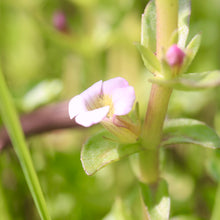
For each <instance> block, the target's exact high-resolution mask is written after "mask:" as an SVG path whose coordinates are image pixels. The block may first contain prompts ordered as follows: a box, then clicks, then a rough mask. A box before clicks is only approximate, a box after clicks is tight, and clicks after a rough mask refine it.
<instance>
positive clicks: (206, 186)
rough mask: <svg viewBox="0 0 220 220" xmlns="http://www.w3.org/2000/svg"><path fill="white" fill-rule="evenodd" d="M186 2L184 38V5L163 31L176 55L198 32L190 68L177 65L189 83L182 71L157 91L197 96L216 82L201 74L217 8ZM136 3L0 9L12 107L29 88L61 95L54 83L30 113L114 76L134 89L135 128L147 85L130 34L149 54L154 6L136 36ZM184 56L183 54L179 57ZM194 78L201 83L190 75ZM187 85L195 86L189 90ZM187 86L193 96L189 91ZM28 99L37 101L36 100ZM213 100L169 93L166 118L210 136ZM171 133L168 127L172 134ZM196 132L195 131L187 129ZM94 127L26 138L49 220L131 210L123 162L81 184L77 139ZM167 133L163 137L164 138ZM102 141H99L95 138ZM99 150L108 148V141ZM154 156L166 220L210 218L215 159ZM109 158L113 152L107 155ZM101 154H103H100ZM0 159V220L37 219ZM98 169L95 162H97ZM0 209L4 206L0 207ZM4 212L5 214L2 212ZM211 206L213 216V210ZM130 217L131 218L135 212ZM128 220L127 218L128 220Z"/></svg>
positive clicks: (197, 152) (213, 48)
mask: <svg viewBox="0 0 220 220" xmlns="http://www.w3.org/2000/svg"><path fill="white" fill-rule="evenodd" d="M184 3H185V4H184ZM191 3H192V11H193V16H192V17H191V25H190V33H189V34H188V22H189V1H183V0H181V1H180V4H181V5H182V6H181V7H180V9H179V10H180V11H181V13H180V18H179V30H177V31H176V32H175V33H173V36H172V39H171V40H170V42H171V43H170V44H172V43H176V42H177V41H178V44H179V45H180V46H182V47H185V45H187V35H189V38H191V36H193V35H194V33H198V32H200V31H202V36H203V41H202V42H201V46H200V49H199V53H198V54H197V55H196V57H195V59H193V61H192V59H190V62H191V61H192V62H191V64H190V66H189V65H186V66H187V68H188V67H189V70H188V72H189V77H188V76H187V75H188V73H187V74H186V75H181V78H180V80H179V81H181V83H180V82H179V81H178V80H177V79H175V80H174V81H175V82H174V81H173V80H171V81H168V82H166V83H167V84H166V83H165V84H166V85H168V84H169V83H170V84H171V86H173V85H174V84H175V83H177V86H178V87H180V89H181V88H183V89H184V90H185V89H186V90H191V89H193V90H194V89H195V90H197V89H198V88H201V89H202V88H203V86H204V88H205V87H210V88H211V87H212V86H213V85H215V86H216V85H217V84H218V83H219V80H218V75H219V73H218V72H217V71H211V72H209V73H210V74H208V70H215V69H219V68H220V63H219V47H220V41H219V38H220V29H219V22H220V14H219V10H220V5H219V2H218V1H215V0H211V1H201V0H193V1H191ZM145 5H146V2H144V1H134V0H120V1H118V0H105V1H102V0H86V1H81V0H64V1H57V0H55V1H50V0H45V1H13V0H2V1H0V11H1V13H0V26H1V33H0V48H1V50H0V62H1V65H2V68H3V70H4V74H5V77H6V79H7V82H8V85H9V88H10V91H11V93H12V97H13V98H14V100H24V99H25V97H26V94H28V93H29V91H31V89H32V88H34V85H40V84H41V83H43V82H45V79H48V80H53V79H55V78H56V79H58V80H59V82H61V83H62V84H63V87H62V91H61V88H60V86H59V85H57V86H56V85H55V86H54V91H52V92H54V93H53V94H55V96H53V98H52V99H50V98H49V99H47V100H46V102H40V104H39V105H42V104H45V103H47V102H51V101H58V100H64V99H68V98H70V97H72V96H74V95H76V94H78V93H80V92H82V91H83V90H84V89H85V88H87V87H88V86H89V85H91V84H92V83H93V82H95V81H98V80H100V79H103V80H106V79H109V78H112V77H115V76H118V74H119V75H120V76H123V77H125V78H126V79H127V80H128V81H129V83H130V84H132V85H133V86H134V87H135V91H136V96H137V100H138V102H139V103H140V113H141V114H140V115H141V116H140V117H141V120H143V119H144V117H145V111H146V103H147V100H146V99H147V97H146V96H147V95H146V94H147V93H148V88H149V87H150V84H148V82H147V79H146V74H142V72H145V71H146V68H145V67H144V65H143V64H142V62H140V56H139V55H138V54H137V49H136V48H135V47H134V46H133V42H137V41H140V39H139V38H140V36H139V34H140V32H142V36H141V45H143V46H144V47H147V48H148V50H150V51H151V52H152V53H154V52H155V51H156V20H155V1H151V2H150V4H148V6H147V7H146V9H145V12H144V14H143V16H142V28H141V29H142V30H140V18H141V17H140V14H141V13H142V12H143V9H144V8H145ZM56 10H62V11H63V12H64V13H65V15H66V17H67V21H68V28H69V29H68V33H62V32H59V31H58V30H56V29H55V28H54V27H53V24H52V17H53V13H54V12H55V11H56ZM178 35H179V36H178ZM196 36H197V35H196ZM177 38H179V39H177ZM199 38H200V37H199V36H197V37H196V38H193V39H194V40H192V41H191V43H189V44H188V46H186V48H185V50H184V52H190V51H191V52H192V53H191V54H190V53H188V56H189V57H190V56H192V55H193V54H195V53H194V51H196V50H197V46H198V45H199V44H198V43H199V41H200V39H199ZM192 45H193V47H192ZM187 48H188V49H190V48H191V49H190V50H188V51H187ZM152 53H151V55H152ZM151 55H150V56H151ZM193 56H194V55H193ZM151 57H152V56H151ZM145 59H147V61H148V60H149V57H148V56H146V57H145ZM148 62H149V61H148ZM156 62H157V61H156ZM161 62H165V60H162V61H161ZM164 64H165V65H164ZM161 68H162V69H163V68H164V70H163V71H164V72H166V63H162V65H161ZM203 71H205V73H204V75H203V73H202V74H201V75H200V73H198V74H191V73H194V72H203ZM182 72H184V73H185V72H186V70H185V69H183V70H182ZM190 76H192V78H190ZM212 76H213V78H212ZM182 77H183V78H182ZM209 77H210V78H209ZM185 78H186V80H184V79H185ZM196 79H198V80H199V82H202V84H201V83H199V84H197V83H195V80H196ZM207 79H208V81H207ZM161 80H162V79H161ZM176 80H177V81H176ZM183 81H184V82H183ZM159 83H160V82H159ZM163 83H164V82H163ZM179 83H180V84H181V85H179ZM182 83H183V84H182ZM58 84H59V83H58ZM195 85H196V86H198V88H195V87H194V88H192V87H193V86H195ZM201 85H202V86H201ZM168 86H169V85H168ZM174 87H175V86H174ZM58 90H59V96H57V94H58ZM60 92H61V93H60ZM35 95H36V97H38V98H39V97H40V94H38V92H37V93H36V94H35ZM219 97H220V90H219V88H214V89H210V90H208V92H207V93H204V92H194V93H184V92H180V91H175V92H174V93H173V94H172V98H173V99H172V102H170V106H169V107H170V108H169V112H168V117H174V116H178V117H183V118H185V117H188V118H197V119H199V120H201V121H205V123H206V124H208V125H209V126H210V127H212V128H215V129H216V130H217V131H216V132H217V134H220V120H219V113H220V112H219V107H220V104H219V103H220V99H219ZM44 98H46V96H45V97H44ZM195 99H196V100H195ZM29 100H31V98H30V99H29ZM41 101H42V100H41ZM31 102H33V105H31V109H33V108H36V107H39V105H38V104H37V105H36V100H35V99H34V98H33V100H31ZM198 102H199V103H200V104H198ZM184 103H188V104H187V105H186V104H184ZM201 103H202V104H201ZM29 104H31V103H28V105H29ZM32 107H33V108H32ZM22 110H27V108H26V107H25V108H24V109H22ZM19 113H22V112H19ZM1 121H2V118H1ZM168 123H169V122H168ZM195 124H196V123H195ZM174 127H175V126H174ZM174 127H173V129H171V130H172V133H173V132H174ZM177 127H178V126H177ZM180 127H181V126H180ZM186 127H188V126H186ZM196 127H197V125H195V126H194V128H196ZM198 127H199V128H201V129H202V130H203V129H204V131H206V132H207V134H210V136H211V137H214V136H215V135H214V134H213V132H212V130H211V129H210V128H207V129H206V128H205V127H206V126H205V125H204V126H203V125H202V124H199V123H198ZM171 128H172V126H171ZM94 129H95V130H94ZM94 129H88V130H83V131H81V130H80V129H79V130H78V129H71V130H70V131H68V130H67V131H66V130H62V131H54V132H50V133H48V134H43V135H37V136H35V137H32V138H28V140H27V143H28V145H29V146H30V151H31V156H32V158H33V160H34V165H35V167H36V170H37V173H38V176H39V179H40V182H41V183H42V187H43V191H44V193H45V195H46V200H47V203H48V207H49V210H50V213H51V216H52V219H54V220H63V219H76V220H85V219H89V220H97V219H103V218H105V216H107V215H108V213H109V215H110V216H111V219H115V218H116V217H117V216H118V215H120V214H121V215H122V214H123V213H124V215H125V217H126V218H127V216H128V213H130V210H131V209H132V208H134V206H135V205H137V206H139V202H140V201H139V199H138V192H137V191H136V192H135V193H134V194H132V195H131V197H130V195H128V194H129V193H128V192H130V190H131V189H134V188H135V189H136V180H135V177H134V176H133V174H132V173H131V170H130V166H129V161H128V160H127V159H126V158H125V159H122V160H120V161H118V162H117V163H111V165H110V166H107V167H105V169H101V170H100V171H99V172H97V173H96V174H95V175H93V176H89V177H88V176H87V175H86V174H85V173H84V171H83V168H82V165H81V163H80V160H79V158H80V149H81V146H82V144H83V143H84V142H85V138H88V137H90V136H92V134H93V133H95V132H96V128H94ZM178 129H180V133H181V132H183V130H182V129H181V128H178ZM171 130H170V132H171ZM170 132H168V133H167V134H169V135H172V134H171V133H170ZM184 132H186V134H187V135H188V136H187V137H188V138H189V139H188V138H187V140H188V141H189V142H190V143H192V142H193V143H195V140H194V139H193V140H192V138H193V137H192V136H191V135H190V133H189V132H187V131H184ZM194 132H195V133H194V135H195V134H196V137H199V134H198V132H196V131H195V130H194ZM209 132H210V133H209ZM165 134H166V125H165ZM174 134H175V132H174ZM182 134H183V133H182ZM184 134H185V133H184ZM169 137H170V136H169ZM174 137H175V140H174V139H173V140H174V141H176V140H179V142H178V143H177V144H178V145H179V143H185V142H186V139H183V138H182V137H181V138H180V137H179V136H178V139H177V137H176V136H174ZM174 137H173V138H174ZM216 138H217V137H216ZM100 140H101V139H100ZM104 140H106V141H107V140H108V139H102V141H104ZM0 141H1V140H0ZM164 141H165V140H164ZM170 141H171V140H170ZM108 142H113V143H115V142H114V141H112V140H108ZM171 142H172V141H171ZM171 142H170V143H171ZM196 142H197V141H196ZM216 142H218V141H216ZM173 143H174V142H172V144H173ZM175 143H176V142H175ZM187 143H188V142H187ZM180 145H181V144H180ZM190 145H191V144H190ZM193 145H194V144H193ZM196 145H198V143H196ZM199 145H200V146H201V143H199ZM213 146H215V145H214V144H213V140H211V142H210V143H209V147H213ZM100 147H101V146H100ZM125 147H126V146H125ZM122 149H123V148H122ZM134 149H136V150H137V151H138V147H137V148H136V147H134V148H133V147H131V148H129V149H128V151H127V152H129V154H130V153H131V152H133V150H134ZM109 150H110V153H109V158H111V157H112V158H113V160H118V159H120V156H119V154H118V145H117V146H116V145H114V146H113V145H112V146H110V148H109ZM162 150H163V153H162V156H161V157H162V158H161V159H162V160H163V161H164V163H163V167H162V169H161V175H162V176H163V177H164V179H166V181H167V183H168V184H169V193H170V200H171V204H172V206H171V210H170V219H172V220H201V219H210V217H211V215H212V214H211V212H212V210H214V203H215V201H217V200H216V199H215V193H216V192H217V184H218V183H217V182H219V180H220V169H219V167H220V164H219V160H220V159H219V157H218V156H216V155H215V153H213V152H215V151H213V150H209V148H203V147H201V148H200V147H194V146H191V147H185V145H183V146H179V147H176V148H166V147H165V148H162ZM97 152H98V149H97ZM100 152H101V151H100ZM112 152H113V153H114V154H111V153H112ZM123 152H126V151H124V150H123ZM103 153H104V154H105V155H108V153H106V152H103ZM112 155H113V156H112ZM122 155H123V154H122ZM124 155H127V153H126V154H124ZM88 156H89V155H88ZM90 156H91V155H90ZM122 158H124V156H123V157H122ZM0 160H1V173H0V177H1V189H2V190H3V196H4V197H1V198H2V199H1V201H0V213H1V214H0V215H5V216H6V215H7V208H8V213H9V214H10V216H11V219H16V220H20V219H33V220H39V217H38V214H37V211H36V208H35V206H34V203H33V202H32V199H31V197H30V193H29V191H28V190H27V185H26V182H25V181H24V178H23V174H22V172H21V169H20V165H19V163H18V160H17V157H16V155H15V153H14V151H13V150H10V149H7V150H5V151H4V152H1V158H0ZM90 160H92V161H93V162H94V161H95V158H91V157H90ZM100 161H101V162H100ZM100 161H99V162H100V163H101V164H103V161H102V160H100ZM108 162H109V163H110V161H108ZM99 165H100V164H99ZM100 166H101V165H100ZM94 172H95V171H94ZM119 194H123V195H119ZM217 196H218V194H216V198H219V197H217ZM133 198H134V199H133ZM114 201H115V203H114ZM133 201H134V202H133ZM3 202H5V204H2V203H3ZM113 204H115V205H114V208H112V210H113V211H112V212H113V213H116V214H113V213H112V212H111V214H110V210H111V207H112V205H113ZM6 206H7V208H4V207H6ZM216 207H217V210H218V209H219V204H218V203H216ZM135 210H137V212H138V209H135ZM4 213H5V214H4ZM137 216H138V215H136V216H135V217H134V218H133V219H138V217H137ZM1 217H2V216H0V218H1ZM108 217H109V216H108ZM3 218H4V217H3ZM106 218H107V217H106ZM109 218H110V217H109ZM128 218H129V217H128ZM217 219H218V218H217ZM120 220H121V219H120ZM213 220H214V219H213Z"/></svg>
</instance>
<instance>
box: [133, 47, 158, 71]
mask: <svg viewBox="0 0 220 220" xmlns="http://www.w3.org/2000/svg"><path fill="white" fill-rule="evenodd" d="M136 47H137V48H138V50H139V51H140V53H141V57H142V59H143V61H144V65H145V67H146V68H147V69H148V70H149V71H150V72H152V73H154V72H156V71H158V72H160V62H159V60H158V59H157V57H156V56H155V55H154V53H153V52H152V51H151V50H150V49H148V48H147V47H144V46H143V45H141V44H139V43H136Z"/></svg>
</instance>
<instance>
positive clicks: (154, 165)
mask: <svg viewBox="0 0 220 220" xmlns="http://www.w3.org/2000/svg"><path fill="white" fill-rule="evenodd" d="M156 16H157V23H156V25H157V27H156V30H157V51H156V54H157V57H158V58H159V59H160V58H161V56H162V54H163V51H166V50H167V49H168V47H169V46H170V45H169V40H170V37H171V35H172V33H173V32H174V31H175V30H176V29H177V27H178V0H156ZM171 93H172V89H170V88H168V87H163V86H159V85H157V84H153V85H152V88H151V93H150V98H149V102H148V108H147V113H146V117H145V122H144V126H143V134H142V136H143V140H144V147H145V148H146V151H144V152H142V153H140V154H139V155H138V156H139V164H140V167H141V169H140V172H141V175H140V176H141V181H142V182H145V183H148V184H149V183H150V184H151V183H156V182H157V181H158V179H159V144H160V141H161V137H162V131H163V124H164V120H165V117H166V113H167V109H168V104H169V99H170V95H171Z"/></svg>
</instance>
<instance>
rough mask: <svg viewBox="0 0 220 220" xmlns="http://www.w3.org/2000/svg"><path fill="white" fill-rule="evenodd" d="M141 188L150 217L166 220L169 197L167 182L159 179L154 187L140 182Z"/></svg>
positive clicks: (168, 209)
mask: <svg viewBox="0 0 220 220" xmlns="http://www.w3.org/2000/svg"><path fill="white" fill-rule="evenodd" d="M141 190H142V196H143V199H144V203H145V205H146V207H147V210H148V211H149V214H150V219H153V220H168V219H169V215H170V197H169V192H168V184H167V182H166V181H165V180H163V179H161V180H160V181H159V184H158V186H157V188H156V189H155V188H153V189H152V188H151V187H150V186H149V185H146V184H143V183H141Z"/></svg>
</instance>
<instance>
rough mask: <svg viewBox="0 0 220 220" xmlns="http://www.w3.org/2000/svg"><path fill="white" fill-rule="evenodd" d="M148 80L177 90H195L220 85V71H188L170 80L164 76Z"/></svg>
mask: <svg viewBox="0 0 220 220" xmlns="http://www.w3.org/2000/svg"><path fill="white" fill-rule="evenodd" d="M148 80H149V81H150V82H152V83H156V84H159V85H162V86H167V87H171V88H173V89H177V90H184V91H193V90H199V89H207V88H214V87H216V86H219V85H220V71H219V70H215V71H210V72H203V73H187V74H183V75H181V76H180V77H177V78H174V79H170V80H169V79H165V78H162V77H151V78H149V79H148Z"/></svg>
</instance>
